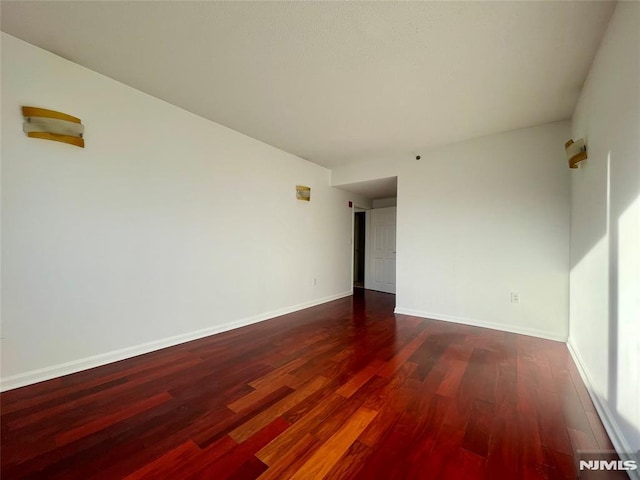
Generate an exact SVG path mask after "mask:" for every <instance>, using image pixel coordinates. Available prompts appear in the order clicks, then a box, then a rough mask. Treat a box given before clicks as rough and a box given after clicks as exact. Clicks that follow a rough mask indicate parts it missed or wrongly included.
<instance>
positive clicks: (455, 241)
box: [332, 122, 570, 340]
mask: <svg viewBox="0 0 640 480" xmlns="http://www.w3.org/2000/svg"><path fill="white" fill-rule="evenodd" d="M568 137H569V124H568V122H559V123H554V124H548V125H543V126H539V127H534V128H527V129H522V130H516V131H512V132H507V133H503V134H499V135H491V136H487V137H482V138H478V139H474V140H469V141H466V142H462V143H458V144H455V145H451V146H448V147H445V148H440V149H436V150H432V151H429V152H422V159H421V160H420V161H415V160H407V161H396V162H393V163H392V164H390V165H389V164H387V165H385V164H384V163H383V162H370V163H362V164H360V165H350V166H347V167H344V168H342V169H336V170H334V171H333V172H332V181H333V184H334V185H341V184H348V183H353V182H358V181H365V180H371V179H373V178H376V177H388V176H393V175H397V176H398V197H397V202H398V223H397V252H398V253H397V298H396V310H397V311H398V312H399V313H406V314H412V315H418V316H424V317H429V318H437V319H442V320H450V321H455V322H461V323H469V324H474V325H480V326H487V327H492V328H498V329H503V330H508V331H514V332H520V333H526V334H531V335H537V336H542V337H547V338H553V339H559V340H565V339H566V338H567V335H568V308H569V307H568V302H569V299H568V289H569V284H568V281H569V278H568V271H569V191H570V190H569V169H568V167H567V164H566V160H565V156H564V150H563V144H564V142H565V141H566V139H567V138H568ZM511 291H516V292H518V293H519V294H520V303H519V304H512V303H511V301H510V300H511V299H510V293H511Z"/></svg>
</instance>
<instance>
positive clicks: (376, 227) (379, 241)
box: [366, 207, 396, 293]
mask: <svg viewBox="0 0 640 480" xmlns="http://www.w3.org/2000/svg"><path fill="white" fill-rule="evenodd" d="M366 245H370V246H371V248H368V247H367V248H368V249H369V252H370V253H369V268H368V269H367V270H368V273H369V279H368V280H369V281H368V282H367V285H366V288H370V289H371V290H379V291H381V292H387V293H396V207H389V208H376V209H373V210H371V216H370V228H369V239H368V240H367V242H366Z"/></svg>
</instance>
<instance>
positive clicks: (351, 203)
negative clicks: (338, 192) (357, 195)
mask: <svg viewBox="0 0 640 480" xmlns="http://www.w3.org/2000/svg"><path fill="white" fill-rule="evenodd" d="M352 207H353V202H352V201H351V200H349V208H352Z"/></svg>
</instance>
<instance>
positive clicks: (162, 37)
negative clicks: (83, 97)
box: [1, 1, 615, 167]
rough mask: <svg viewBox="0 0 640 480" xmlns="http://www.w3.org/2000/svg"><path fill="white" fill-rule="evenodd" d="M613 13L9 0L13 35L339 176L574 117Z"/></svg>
mask: <svg viewBox="0 0 640 480" xmlns="http://www.w3.org/2000/svg"><path fill="white" fill-rule="evenodd" d="M614 6H615V5H614V4H613V3H611V2H468V3H467V2H464V3H462V2H460V3H459V2H407V3H404V2H403V3H399V2H375V3H367V2H349V3H347V2H256V3H253V2H251V3H250V2H163V1H156V2H138V1H132V2H110V1H108V2H96V1H84V2H53V1H45V2H39V1H29V2H6V1H4V2H2V4H1V9H2V15H1V16H2V19H1V20H2V23H1V25H2V30H3V31H5V32H7V33H9V34H11V35H14V36H16V37H18V38H21V39H23V40H25V41H27V42H30V43H32V44H34V45H38V46H40V47H42V48H44V49H46V50H49V51H51V52H54V53H56V54H59V55H61V56H63V57H65V58H68V59H70V60H72V61H74V62H76V63H79V64H81V65H84V66H86V67H88V68H91V69H93V70H95V71H97V72H100V73H103V74H105V75H107V76H109V77H112V78H114V79H116V80H119V81H121V82H123V83H125V84H128V85H130V86H132V87H135V88H137V89H139V90H142V91H144V92H146V93H149V94H151V95H154V96H156V97H158V98H161V99H164V100H166V101H168V102H170V103H173V104H175V105H178V106H180V107H182V108H185V109H186V110H189V111H191V112H194V113H196V114H198V115H201V116H203V117H205V118H208V119H211V120H213V121H216V122H218V123H221V124H223V125H226V126H228V127H230V128H233V129H235V130H238V131H240V132H242V133H245V134H247V135H250V136H251V137H254V138H257V139H259V140H262V141H264V142H266V143H269V144H271V145H274V146H276V147H279V148H281V149H283V150H286V151H289V152H291V153H294V154H297V155H300V156H301V157H304V158H307V159H309V160H311V161H313V162H316V163H319V164H322V165H325V166H328V167H332V166H336V165H340V164H343V163H345V162H348V161H353V160H357V161H361V160H366V159H370V158H404V157H405V156H406V157H407V158H410V157H411V156H413V154H414V153H415V152H419V151H421V150H423V149H426V148H428V147H431V146H435V145H442V144H446V143H451V142H454V141H459V140H464V139H467V138H471V137H476V136H480V135H485V134H490V133H495V132H500V131H506V130H512V129H515V128H521V127H526V126H531V125H537V124H542V123H547V122H552V121H557V120H562V119H567V118H569V117H570V116H571V114H572V112H573V109H574V106H575V103H576V100H577V97H578V94H579V92H580V89H581V87H582V84H583V82H584V79H585V77H586V74H587V71H588V69H589V66H590V64H591V61H592V59H593V56H594V54H595V51H596V49H597V47H598V45H599V42H600V39H601V37H602V34H603V32H604V29H605V28H606V25H607V23H608V20H609V18H610V16H611V13H612V11H613V8H614Z"/></svg>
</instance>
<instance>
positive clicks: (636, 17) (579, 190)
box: [569, 2, 640, 451]
mask: <svg viewBox="0 0 640 480" xmlns="http://www.w3.org/2000/svg"><path fill="white" fill-rule="evenodd" d="M639 32H640V4H638V3H635V2H620V3H619V4H618V6H617V7H616V11H615V13H614V15H613V17H612V20H611V23H610V25H609V27H608V30H607V32H606V34H605V36H604V38H603V41H602V44H601V46H600V49H599V51H598V53H597V55H596V58H595V60H594V63H593V66H592V68H591V71H590V73H589V76H588V79H587V82H586V84H585V87H584V90H583V92H582V95H581V97H580V100H579V103H578V106H577V108H576V111H575V114H574V117H573V124H572V133H573V138H580V137H584V138H585V140H586V143H587V147H588V155H589V158H588V159H587V160H586V161H585V162H583V163H582V165H581V167H580V169H578V170H576V171H573V172H572V174H571V177H572V201H571V204H572V209H571V219H572V221H571V239H572V240H571V277H570V278H571V280H570V283H571V287H570V288H571V290H570V292H571V305H570V339H569V344H570V346H571V348H572V350H573V353H574V356H575V358H576V360H577V361H578V362H579V363H580V364H581V367H582V370H583V375H584V377H585V379H586V380H587V382H588V383H589V384H590V387H591V392H592V395H593V396H594V398H595V400H596V405H597V406H598V407H599V409H600V414H601V416H602V417H603V420H604V421H605V425H606V426H607V427H608V430H609V434H610V436H611V437H612V440H613V441H614V444H616V447H618V449H620V450H627V451H629V449H633V450H638V449H640V400H639V399H640V198H639V196H640V33H639Z"/></svg>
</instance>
